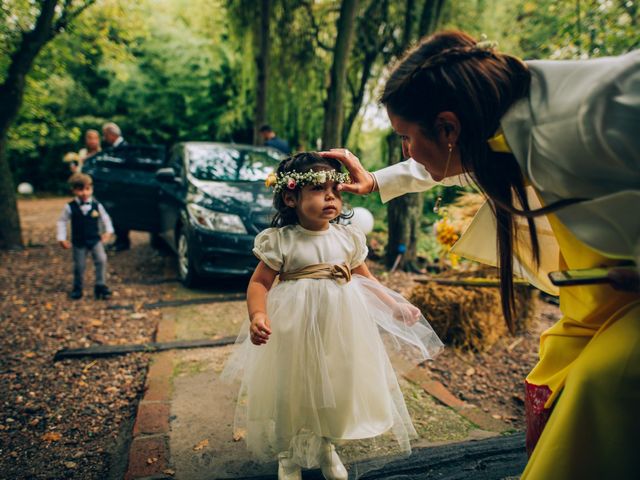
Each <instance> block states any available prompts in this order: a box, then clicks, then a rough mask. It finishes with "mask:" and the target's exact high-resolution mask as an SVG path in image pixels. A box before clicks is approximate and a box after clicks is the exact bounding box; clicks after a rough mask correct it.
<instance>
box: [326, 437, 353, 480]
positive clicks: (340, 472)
mask: <svg viewBox="0 0 640 480" xmlns="http://www.w3.org/2000/svg"><path fill="white" fill-rule="evenodd" d="M320 470H322V475H323V476H324V478H325V479H326V480H347V479H348V478H349V474H348V473H347V469H346V468H345V467H344V465H343V464H342V460H340V457H339V456H338V454H337V453H336V447H334V446H333V445H332V444H331V443H330V442H329V441H328V440H325V441H323V445H322V450H321V451H320Z"/></svg>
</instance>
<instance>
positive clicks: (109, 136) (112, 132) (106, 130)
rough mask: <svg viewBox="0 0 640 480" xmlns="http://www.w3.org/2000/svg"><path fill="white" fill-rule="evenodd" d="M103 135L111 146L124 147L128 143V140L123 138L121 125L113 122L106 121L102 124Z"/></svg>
mask: <svg viewBox="0 0 640 480" xmlns="http://www.w3.org/2000/svg"><path fill="white" fill-rule="evenodd" d="M102 137H103V139H104V141H105V143H106V144H107V146H108V147H111V148H118V147H124V146H126V145H127V142H125V140H124V138H122V132H121V131H120V127H119V126H118V125H117V124H115V123H113V122H109V123H105V124H104V125H103V126H102Z"/></svg>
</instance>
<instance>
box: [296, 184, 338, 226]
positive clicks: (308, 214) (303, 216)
mask: <svg viewBox="0 0 640 480" xmlns="http://www.w3.org/2000/svg"><path fill="white" fill-rule="evenodd" d="M337 187H338V184H337V183H336V182H334V181H333V180H330V181H328V182H326V183H322V184H319V185H305V186H304V187H302V188H301V189H300V192H299V195H298V197H297V198H296V197H295V196H294V195H293V194H291V193H287V192H285V197H284V201H285V204H286V205H287V206H289V207H291V208H295V209H296V214H297V215H298V220H299V222H300V225H301V226H302V227H303V228H306V229H307V230H326V229H327V228H329V222H330V221H331V220H333V219H334V218H337V217H338V215H340V213H341V212H342V197H341V196H340V192H339V191H338V190H337Z"/></svg>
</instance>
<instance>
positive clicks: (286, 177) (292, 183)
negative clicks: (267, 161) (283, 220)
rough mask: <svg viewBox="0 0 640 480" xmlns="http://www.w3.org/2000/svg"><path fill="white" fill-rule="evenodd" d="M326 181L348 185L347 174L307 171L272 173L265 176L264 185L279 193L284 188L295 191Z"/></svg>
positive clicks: (328, 171) (332, 171)
mask: <svg viewBox="0 0 640 480" xmlns="http://www.w3.org/2000/svg"><path fill="white" fill-rule="evenodd" d="M328 181H334V182H336V183H350V182H351V179H350V178H349V174H348V173H341V172H338V171H337V170H309V171H308V172H304V173H301V172H296V171H295V170H293V171H291V172H283V173H275V172H272V173H270V174H269V175H268V176H267V179H266V180H265V182H264V184H265V185H266V186H267V187H273V191H274V192H275V193H280V192H281V191H282V190H284V189H285V188H286V189H288V190H295V189H296V188H297V187H303V186H305V185H321V184H323V183H326V182H328Z"/></svg>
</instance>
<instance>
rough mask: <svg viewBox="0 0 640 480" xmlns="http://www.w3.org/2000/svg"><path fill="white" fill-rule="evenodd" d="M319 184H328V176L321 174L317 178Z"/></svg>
mask: <svg viewBox="0 0 640 480" xmlns="http://www.w3.org/2000/svg"><path fill="white" fill-rule="evenodd" d="M317 180H318V183H326V181H327V174H326V173H324V172H320V173H318V177H317Z"/></svg>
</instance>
